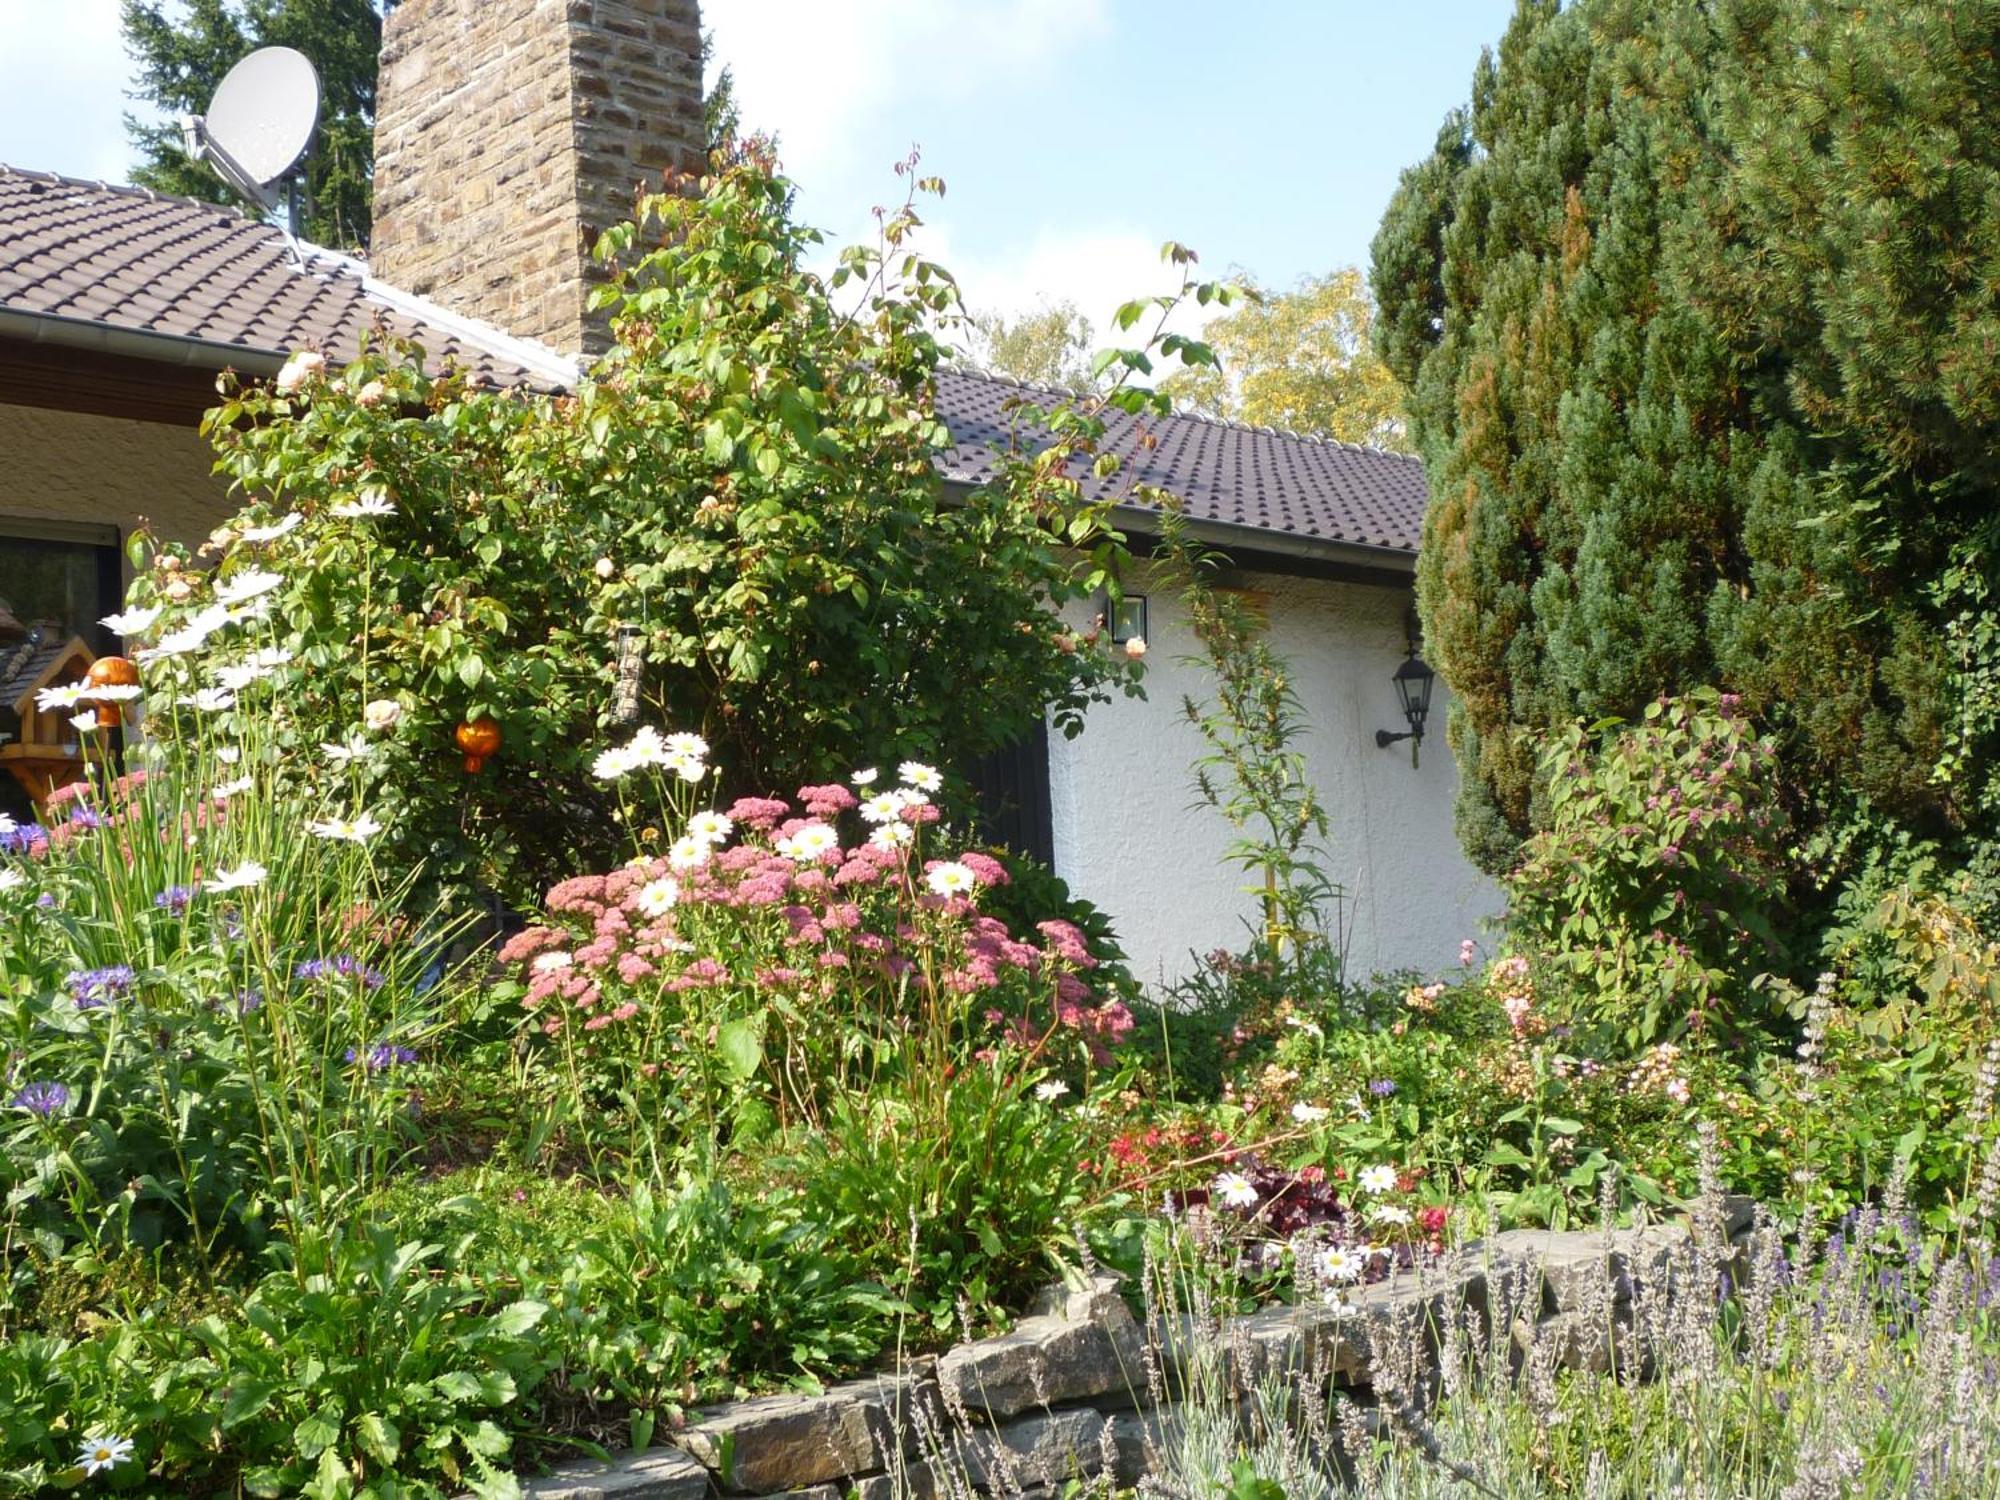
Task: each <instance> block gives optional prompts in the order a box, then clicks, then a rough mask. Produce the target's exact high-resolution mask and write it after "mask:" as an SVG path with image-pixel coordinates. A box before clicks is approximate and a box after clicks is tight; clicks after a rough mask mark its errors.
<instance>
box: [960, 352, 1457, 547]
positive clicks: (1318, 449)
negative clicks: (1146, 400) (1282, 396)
mask: <svg viewBox="0 0 2000 1500" xmlns="http://www.w3.org/2000/svg"><path fill="white" fill-rule="evenodd" d="M1059 394H1060V393H1052V392H1048V391H1038V390H1036V389H1035V388H1034V387H1031V386H1022V385H1019V384H1017V383H1015V382H1013V381H1010V380H1008V379H1006V378H1005V377H1003V376H995V375H988V374H980V373H975V372H972V371H966V370H943V371H940V372H939V374H938V403H937V404H938V415H939V416H941V417H942V418H943V419H944V421H945V425H946V426H947V427H949V428H950V429H951V435H952V438H953V440H954V442H953V446H952V448H951V450H950V452H949V453H948V454H947V456H946V460H945V475H946V477H947V478H950V479H956V480H960V481H962V482H965V483H968V484H978V483H981V482H983V481H985V480H987V479H990V478H992V477H993V461H994V453H993V445H994V444H996V443H997V444H1001V445H1003V446H1004V445H1005V444H1006V443H1007V441H1008V435H1009V433H1010V431H1011V429H1012V427H1013V425H1014V423H1013V417H1012V415H1011V413H1010V412H1009V410H1008V408H1009V405H1010V403H1020V402H1023V401H1026V402H1030V403H1037V402H1046V400H1047V398H1049V397H1050V396H1051V395H1059ZM1109 417H1110V420H1109V424H1108V426H1109V430H1108V431H1107V433H1106V434H1105V437H1106V447H1107V449H1108V450H1109V451H1111V452H1114V453H1117V454H1118V455H1119V456H1120V457H1121V458H1122V459H1123V460H1124V461H1125V470H1124V471H1123V472H1122V473H1121V474H1120V475H1119V476H1118V477H1117V478H1115V479H1113V480H1111V481H1109V482H1104V481H1093V480H1090V479H1086V480H1085V489H1086V491H1087V492H1090V493H1093V494H1094V495H1095V496H1096V497H1097V498H1109V497H1110V496H1111V495H1112V494H1113V493H1114V492H1115V491H1116V490H1117V489H1119V488H1121V487H1122V486H1123V485H1124V484H1125V483H1126V482H1127V481H1129V480H1130V479H1134V478H1136V479H1138V480H1141V481H1143V482H1145V483H1147V484H1156V485H1159V486H1160V487H1161V488H1162V489H1166V490H1169V491H1171V492H1172V493H1174V494H1175V495H1177V496H1179V497H1180V499H1181V500H1182V501H1183V502H1184V504H1185V505H1186V507H1187V514H1188V515H1189V516H1190V517H1191V518H1193V519H1195V520H1198V521H1209V522H1215V523H1218V524H1221V525H1225V526H1250V527H1255V528H1256V529H1258V530H1259V531H1266V532H1276V533H1279V534H1280V535H1282V536H1287V537H1294V538H1297V539H1299V540H1301V541H1318V542H1343V543H1346V544H1348V545H1350V546H1356V547H1370V548H1388V549H1391V550H1393V551H1397V552H1412V553H1413V552H1415V551H1416V550H1417V538H1418V535H1419V533H1420V532H1421V531H1422V529H1423V520H1424V501H1425V496H1426V494H1427V491H1426V489H1425V487H1424V466H1423V464H1422V463H1421V462H1420V461H1419V460H1417V459H1414V458H1408V457H1405V456H1404V455H1402V454H1399V453H1386V452H1384V451H1383V450H1381V449H1379V448H1364V447H1360V446H1358V445H1357V444H1354V443H1337V442H1333V441H1331V440H1330V439H1325V438H1309V437H1301V436H1299V435H1298V434H1297V433H1291V432H1279V431H1277V430H1275V429H1273V428H1269V427H1247V426H1244V425H1243V424H1241V423H1237V422H1217V421H1212V420H1210V419H1208V418H1206V417H1195V416H1186V415H1176V416H1172V417H1166V418H1162V419H1155V420H1151V421H1149V422H1148V424H1147V427H1148V435H1149V436H1151V437H1152V438H1153V439H1154V440H1155V442H1154V444H1153V446H1151V447H1150V448H1148V447H1145V446H1144V445H1141V444H1139V443H1136V442H1134V441H1133V438H1134V436H1135V431H1134V419H1133V418H1131V417H1129V416H1127V415H1126V414H1125V413H1123V412H1117V411H1114V412H1111V413H1110V414H1109Z"/></svg>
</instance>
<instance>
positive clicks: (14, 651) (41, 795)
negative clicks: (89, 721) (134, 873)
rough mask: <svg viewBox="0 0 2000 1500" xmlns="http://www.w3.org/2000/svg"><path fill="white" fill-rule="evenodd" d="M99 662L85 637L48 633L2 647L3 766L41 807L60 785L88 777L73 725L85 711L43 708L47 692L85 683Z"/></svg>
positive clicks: (0, 755) (0, 750)
mask: <svg viewBox="0 0 2000 1500" xmlns="http://www.w3.org/2000/svg"><path fill="white" fill-rule="evenodd" d="M96 660H97V653H96V652H94V651H92V650H91V649H90V647H88V646H86V645H85V644H84V643H83V641H82V639H81V638H79V637H77V636H71V637H70V638H69V639H68V640H62V639H59V638H56V637H53V636H50V635H47V634H46V633H44V632H42V631H33V632H31V633H30V634H29V635H28V637H27V639H25V640H22V641H18V642H14V643H12V644H7V645H0V767H5V768H6V770H7V772H8V773H9V774H10V775H11V776H13V778H14V779H15V780H16V781H18V782H20V784H21V786H22V787H23V788H24V789H25V790H26V791H27V793H28V797H29V799H30V800H31V801H33V803H34V804H35V806H36V808H37V809H39V808H40V807H41V806H42V804H43V803H45V802H47V801H48V799H49V793H51V792H53V791H54V790H55V789H56V788H57V787H60V786H67V785H68V784H69V783H70V782H72V781H75V780H77V779H78V778H79V777H81V776H82V775H83V746H82V744H81V742H80V741H81V736H79V735H78V733H77V731H76V727H75V726H74V725H73V724H71V723H70V720H71V719H72V718H74V717H75V716H76V715H77V714H78V713H80V712H82V710H81V709H75V708H52V709H46V710H44V709H40V708H37V707H36V706H35V695H36V694H37V693H39V692H41V691H42V689H43V688H50V687H60V686H62V685H63V684H64V683H70V682H81V681H82V680H83V677H84V674H85V673H87V672H88V671H89V670H90V666H91V663H92V662H94V661H96Z"/></svg>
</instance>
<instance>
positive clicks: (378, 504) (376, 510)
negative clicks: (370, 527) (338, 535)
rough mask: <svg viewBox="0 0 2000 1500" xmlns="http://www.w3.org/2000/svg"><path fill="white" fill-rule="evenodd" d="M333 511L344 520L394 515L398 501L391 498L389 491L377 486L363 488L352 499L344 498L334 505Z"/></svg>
mask: <svg viewBox="0 0 2000 1500" xmlns="http://www.w3.org/2000/svg"><path fill="white" fill-rule="evenodd" d="M333 513H334V514H335V515H336V516H339V517H341V518H342V519H343V520H354V519H356V518H358V517H361V516H393V515H394V514H395V513H396V503H395V501H393V500H391V499H390V498H389V492H388V491H387V490H384V489H381V488H380V487H377V486H371V487H369V488H368V489H365V490H363V491H362V492H361V493H360V494H359V495H358V496H356V497H355V498H354V499H352V500H343V501H341V502H340V504H338V505H336V506H334V508H333Z"/></svg>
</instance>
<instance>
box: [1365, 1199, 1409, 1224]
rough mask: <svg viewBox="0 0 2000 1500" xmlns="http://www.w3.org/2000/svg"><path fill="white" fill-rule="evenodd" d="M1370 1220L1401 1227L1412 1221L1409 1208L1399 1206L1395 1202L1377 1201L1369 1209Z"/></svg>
mask: <svg viewBox="0 0 2000 1500" xmlns="http://www.w3.org/2000/svg"><path fill="white" fill-rule="evenodd" d="M1368 1222H1369V1223H1371V1224H1390V1225H1394V1226H1395V1227H1396V1228H1398V1229H1400V1228H1402V1227H1403V1226H1404V1225H1406V1224H1408V1223H1409V1222H1410V1211H1409V1210H1408V1209H1407V1208H1398V1207H1397V1206H1396V1205H1395V1204H1393V1203H1377V1204H1376V1205H1374V1207H1372V1208H1370V1209H1369V1210H1368Z"/></svg>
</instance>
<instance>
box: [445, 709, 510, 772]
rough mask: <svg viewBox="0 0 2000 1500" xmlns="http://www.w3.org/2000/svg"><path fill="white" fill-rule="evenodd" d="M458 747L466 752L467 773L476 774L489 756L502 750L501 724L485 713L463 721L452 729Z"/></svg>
mask: <svg viewBox="0 0 2000 1500" xmlns="http://www.w3.org/2000/svg"><path fill="white" fill-rule="evenodd" d="M452 738H453V739H454V740H456V741H457V742H458V748H459V749H460V750H462V751H464V752H465V774H466V775H468V776H476V775H478V774H479V771H480V768H481V767H483V766H484V765H485V764H486V761H487V758H488V757H489V756H492V755H496V754H498V753H499V750H500V726H499V725H498V724H496V723H495V722H494V721H493V720H491V719H489V718H487V717H486V716H485V715H484V714H482V715H480V716H479V717H478V718H476V719H474V720H473V721H472V722H471V723H469V724H467V723H461V724H460V725H459V726H458V728H457V729H455V730H453V731H452Z"/></svg>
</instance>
